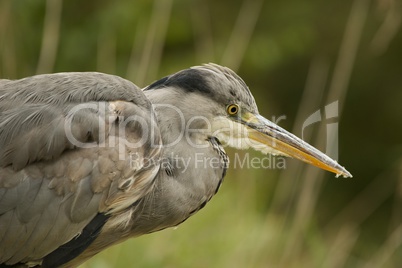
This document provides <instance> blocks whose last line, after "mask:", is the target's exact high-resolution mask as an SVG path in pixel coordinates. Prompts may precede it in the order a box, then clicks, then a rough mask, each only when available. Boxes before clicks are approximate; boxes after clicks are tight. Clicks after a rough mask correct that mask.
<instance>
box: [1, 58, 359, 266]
mask: <svg viewBox="0 0 402 268" xmlns="http://www.w3.org/2000/svg"><path fill="white" fill-rule="evenodd" d="M226 145H228V146H231V147H234V148H238V149H246V148H249V147H251V148H254V149H256V150H259V151H261V152H263V153H272V154H280V155H285V156H289V157H294V158H296V159H299V160H302V161H304V162H307V163H309V164H312V165H315V166H317V167H319V168H322V169H325V170H328V171H330V172H333V173H336V174H337V175H342V176H344V177H351V174H350V173H349V172H348V171H347V170H346V169H345V168H343V167H342V166H340V165H339V164H338V163H337V162H336V161H334V160H332V159H331V158H329V157H328V156H326V155H325V154H323V153H322V152H320V151H318V150H317V149H315V148H314V147H312V146H311V145H309V144H307V143H306V142H304V141H303V140H301V139H299V138H297V137H296V136H294V135H293V134H291V133H289V132H287V131H286V130H284V129H283V128H281V127H279V126H278V125H276V124H274V123H272V122H271V121H269V120H267V119H265V118H264V117H262V116H261V115H259V113H258V109H257V105H256V103H255V100H254V98H253V96H252V94H251V93H250V90H249V88H248V87H247V85H246V83H245V82H244V81H243V80H242V79H241V78H240V77H239V76H238V75H237V74H235V73H234V72H233V71H232V70H230V69H229V68H226V67H222V66H219V65H216V64H205V65H202V66H195V67H191V68H189V69H185V70H182V71H179V72H177V73H174V74H172V75H169V76H167V77H164V78H162V79H160V80H158V81H156V82H154V83H153V84H151V85H149V86H147V87H146V88H144V89H143V90H142V89H140V88H139V87H137V86H136V85H134V84H133V83H131V82H129V81H127V80H125V79H123V78H120V77H117V76H113V75H107V74H102V73H95V72H83V73H56V74H44V75H36V76H32V77H28V78H23V79H20V80H6V79H3V80H0V266H1V267H9V266H15V267H35V266H39V267H75V266H77V265H79V264H81V263H83V262H84V261H86V260H87V259H89V258H91V257H92V256H94V255H95V254H97V253H99V252H100V251H102V250H104V249H106V248H107V247H109V246H111V245H114V244H117V243H120V242H122V241H124V240H126V239H128V238H131V237H136V236H140V235H143V234H148V233H151V232H155V231H159V230H162V229H165V228H168V227H172V226H176V225H178V224H180V223H182V222H183V221H185V220H186V219H187V218H188V217H190V216H191V215H193V214H194V213H196V212H197V211H198V210H200V209H201V208H203V207H204V206H205V204H206V203H207V202H208V201H209V200H210V199H211V198H212V196H214V195H215V194H216V193H217V191H218V189H219V186H220V184H221V182H222V180H223V178H224V176H225V173H226V169H227V166H228V157H227V155H226V153H225V151H224V146H226Z"/></svg>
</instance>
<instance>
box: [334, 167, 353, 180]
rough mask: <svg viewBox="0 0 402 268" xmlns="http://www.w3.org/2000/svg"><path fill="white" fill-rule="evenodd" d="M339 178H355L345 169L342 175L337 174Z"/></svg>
mask: <svg viewBox="0 0 402 268" xmlns="http://www.w3.org/2000/svg"><path fill="white" fill-rule="evenodd" d="M339 176H343V177H344V178H353V176H352V174H350V172H349V171H347V170H346V169H345V168H344V167H342V170H341V172H340V173H338V174H336V177H337V178H338V177H339Z"/></svg>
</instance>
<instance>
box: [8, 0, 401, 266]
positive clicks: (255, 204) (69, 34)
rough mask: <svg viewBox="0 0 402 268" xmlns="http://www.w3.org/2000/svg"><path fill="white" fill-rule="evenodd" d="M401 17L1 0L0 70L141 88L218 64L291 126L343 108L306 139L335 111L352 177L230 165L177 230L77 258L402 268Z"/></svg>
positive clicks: (298, 8)
mask: <svg viewBox="0 0 402 268" xmlns="http://www.w3.org/2000/svg"><path fill="white" fill-rule="evenodd" d="M401 21H402V3H401V1H400V0H372V1H369V0H341V1H334V0H332V1H318V0H311V1H297V0H284V1H274V0H242V1H241V0H230V1H229V0H226V1H212V0H204V1H201V0H194V1H185V0H155V1H146V0H137V1H132V0H117V1H106V0H87V1H82V0H69V1H62V0H47V1H44V0H43V1H42V0H41V1H39V0H1V1H0V77H2V78H21V77H24V76H30V75H34V74H36V73H47V72H61V71H101V72H107V73H113V74H117V75H120V76H122V77H125V78H128V79H130V80H132V81H133V82H134V83H136V84H137V85H139V86H145V85H147V84H149V83H150V82H152V81H153V80H155V79H157V78H159V77H162V76H165V75H167V74H170V73H172V72H176V71H178V70H181V69H183V68H187V67H189V66H192V65H198V64H201V63H205V62H216V63H219V64H222V65H227V66H228V67H231V68H232V69H234V70H236V71H237V72H238V73H239V74H240V76H241V77H243V78H244V80H245V81H246V82H247V83H248V85H249V86H250V88H251V90H252V92H253V94H254V96H255V98H256V100H257V104H258V105H259V108H260V113H261V114H263V115H264V116H266V117H267V118H273V117H274V116H275V117H276V118H278V117H279V116H281V115H286V120H282V121H280V122H279V124H280V125H281V126H283V127H285V128H287V129H289V130H292V131H293V132H294V133H295V134H296V135H298V136H301V132H302V127H301V126H302V123H303V122H304V120H305V119H306V118H307V117H308V116H309V115H310V114H312V113H314V112H315V111H317V110H319V109H321V110H322V111H323V110H324V107H325V106H326V105H327V104H329V103H332V102H334V101H337V100H338V101H339V114H340V117H338V118H335V119H328V120H327V119H325V114H324V113H322V117H323V118H324V119H323V120H322V121H321V122H320V123H316V124H314V125H313V126H311V127H308V128H307V129H306V131H305V133H304V136H305V138H306V139H308V140H309V141H310V142H311V143H312V144H314V145H316V146H317V147H319V148H321V149H322V150H324V151H325V141H326V139H325V137H326V132H325V130H326V126H327V124H328V123H336V122H339V161H340V162H341V164H343V165H345V166H346V167H347V169H348V170H349V171H350V172H351V173H352V174H353V175H354V178H352V179H343V178H334V176H333V175H332V174H329V173H327V172H324V171H320V170H318V169H316V168H313V167H308V166H307V165H306V164H303V163H298V162H297V161H295V160H287V162H286V169H285V170H279V169H275V168H273V169H268V170H267V169H251V168H250V169H248V168H243V169H239V168H235V167H233V166H232V168H231V170H230V171H229V172H228V175H227V177H226V180H225V183H224V185H223V187H222V188H221V190H220V192H219V193H218V195H217V196H216V197H214V198H213V199H212V201H211V202H210V203H209V204H208V205H207V206H206V208H205V209H203V210H202V211H201V212H199V213H198V214H197V215H196V216H194V217H192V218H190V219H189V220H188V221H186V222H185V223H183V224H182V225H181V226H180V227H178V228H177V229H176V230H174V229H168V230H164V231H162V232H158V233H155V234H151V235H147V236H143V237H140V238H136V239H132V240H129V241H127V242H125V243H123V244H121V245H118V246H115V247H112V248H110V249H109V250H107V251H105V252H103V253H101V254H99V255H98V256H96V257H95V258H93V259H92V260H91V261H90V262H87V263H86V264H84V265H83V266H82V267H88V268H89V267H401V265H402V246H401V243H402V145H401V144H402V143H401V139H402V124H401V120H402V104H401V102H402V32H401ZM229 153H230V154H231V155H232V156H233V151H229ZM251 157H263V156H262V155H260V154H258V153H253V154H252V155H251ZM272 161H273V160H272ZM232 162H233V159H232Z"/></svg>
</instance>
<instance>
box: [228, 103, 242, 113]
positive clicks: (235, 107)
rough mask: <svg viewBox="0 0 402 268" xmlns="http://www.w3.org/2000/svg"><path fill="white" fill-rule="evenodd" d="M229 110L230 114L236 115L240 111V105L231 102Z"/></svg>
mask: <svg viewBox="0 0 402 268" xmlns="http://www.w3.org/2000/svg"><path fill="white" fill-rule="evenodd" d="M227 112H228V114H229V115H236V114H237V113H238V112H239V105H237V104H230V105H229V106H228V108H227Z"/></svg>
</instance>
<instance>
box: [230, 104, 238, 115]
mask: <svg viewBox="0 0 402 268" xmlns="http://www.w3.org/2000/svg"><path fill="white" fill-rule="evenodd" d="M230 112H231V113H232V114H234V113H236V112H237V108H236V106H233V107H232V108H230Z"/></svg>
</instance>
